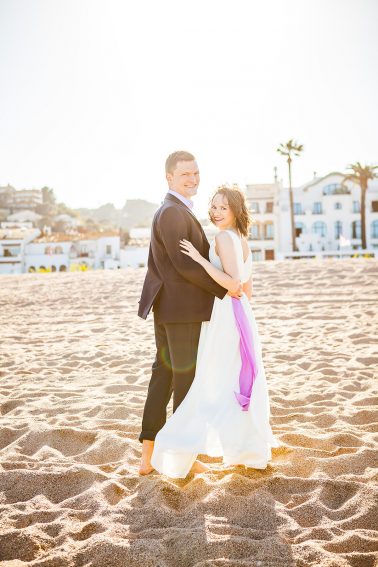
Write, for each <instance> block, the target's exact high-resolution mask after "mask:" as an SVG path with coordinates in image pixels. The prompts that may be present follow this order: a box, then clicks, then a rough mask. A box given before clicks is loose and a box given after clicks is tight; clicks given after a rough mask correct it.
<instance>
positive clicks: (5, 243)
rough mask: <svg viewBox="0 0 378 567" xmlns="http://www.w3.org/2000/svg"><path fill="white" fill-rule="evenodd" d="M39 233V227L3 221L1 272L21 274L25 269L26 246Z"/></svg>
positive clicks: (0, 240)
mask: <svg viewBox="0 0 378 567" xmlns="http://www.w3.org/2000/svg"><path fill="white" fill-rule="evenodd" d="M39 234H40V231H39V230H38V228H32V227H31V226H23V225H22V224H19V223H9V222H7V223H1V228H0V274H21V273H22V272H24V271H25V247H26V246H27V245H28V243H29V242H31V241H32V240H34V239H35V238H37V237H38V236H39Z"/></svg>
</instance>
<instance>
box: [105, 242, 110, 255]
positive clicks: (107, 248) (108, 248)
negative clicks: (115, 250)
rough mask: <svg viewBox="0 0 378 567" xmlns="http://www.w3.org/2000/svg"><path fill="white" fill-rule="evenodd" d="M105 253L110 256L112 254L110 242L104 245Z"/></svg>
mask: <svg viewBox="0 0 378 567" xmlns="http://www.w3.org/2000/svg"><path fill="white" fill-rule="evenodd" d="M105 253H106V255H107V256H111V254H112V245H111V244H107V245H106V252H105Z"/></svg>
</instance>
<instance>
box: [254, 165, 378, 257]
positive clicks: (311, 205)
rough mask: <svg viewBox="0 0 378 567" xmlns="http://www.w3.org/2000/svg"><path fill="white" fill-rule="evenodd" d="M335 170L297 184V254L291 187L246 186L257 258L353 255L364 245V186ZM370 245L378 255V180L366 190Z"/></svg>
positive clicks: (275, 184)
mask: <svg viewBox="0 0 378 567" xmlns="http://www.w3.org/2000/svg"><path fill="white" fill-rule="evenodd" d="M343 179H344V176H343V174H342V173H339V172H333V173H329V174H328V175H326V176H324V177H322V178H315V179H313V180H312V181H311V182H309V183H305V184H304V185H302V186H301V187H295V188H293V200H294V222H295V230H296V244H297V248H298V252H295V253H293V252H292V245H291V221H290V200H289V189H288V188H283V186H282V184H281V183H278V182H276V183H274V184H265V185H261V184H260V185H247V187H246V196H247V200H248V204H249V207H250V209H251V212H252V218H253V220H254V222H253V225H252V227H251V231H250V246H251V250H252V255H253V257H254V259H255V260H270V259H274V258H277V259H283V258H285V257H306V256H315V255H317V256H324V255H332V254H334V255H339V254H340V253H345V254H349V255H351V254H352V253H353V250H360V249H361V214H360V200H361V195H360V193H361V189H360V187H359V186H358V185H355V184H353V183H350V182H347V183H346V186H343V185H342V180H343ZM366 237H367V249H368V250H369V251H372V252H373V253H374V250H377V252H376V254H378V181H377V180H374V181H371V182H370V183H369V186H368V190H367V193H366Z"/></svg>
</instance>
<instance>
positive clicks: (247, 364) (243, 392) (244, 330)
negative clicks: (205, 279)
mask: <svg viewBox="0 0 378 567" xmlns="http://www.w3.org/2000/svg"><path fill="white" fill-rule="evenodd" d="M231 299H232V307H233V310H234V315H235V322H236V326H237V328H238V331H239V336H240V354H241V359H242V366H241V369H240V375H239V389H240V392H234V394H235V396H236V399H237V400H238V402H239V404H240V405H241V408H242V410H243V411H248V409H249V404H250V401H251V393H252V388H253V384H254V382H255V380H256V376H257V364H256V357H255V353H254V350H253V338H252V329H251V326H250V324H249V321H248V318H247V315H246V313H245V311H244V308H243V304H242V302H241V301H240V299H235V298H234V297H232V298H231Z"/></svg>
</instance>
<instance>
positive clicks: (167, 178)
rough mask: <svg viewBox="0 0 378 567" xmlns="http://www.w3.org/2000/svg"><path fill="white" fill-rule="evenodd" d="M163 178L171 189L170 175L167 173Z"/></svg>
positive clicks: (171, 177)
mask: <svg viewBox="0 0 378 567" xmlns="http://www.w3.org/2000/svg"><path fill="white" fill-rule="evenodd" d="M165 178H166V180H167V182H168V186H169V187H171V183H172V179H173V175H172V173H169V172H167V173H166V174H165Z"/></svg>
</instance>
